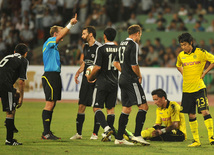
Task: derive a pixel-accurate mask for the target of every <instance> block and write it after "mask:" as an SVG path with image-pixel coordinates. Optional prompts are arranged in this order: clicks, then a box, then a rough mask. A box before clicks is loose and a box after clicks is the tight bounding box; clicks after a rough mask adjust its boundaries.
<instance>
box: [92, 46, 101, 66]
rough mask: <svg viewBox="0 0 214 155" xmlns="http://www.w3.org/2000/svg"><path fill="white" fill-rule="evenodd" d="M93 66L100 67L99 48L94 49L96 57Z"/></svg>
mask: <svg viewBox="0 0 214 155" xmlns="http://www.w3.org/2000/svg"><path fill="white" fill-rule="evenodd" d="M94 64H95V65H97V66H101V65H102V50H101V48H100V47H98V48H97V49H96V57H95V59H94Z"/></svg>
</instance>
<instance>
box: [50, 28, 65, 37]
mask: <svg viewBox="0 0 214 155" xmlns="http://www.w3.org/2000/svg"><path fill="white" fill-rule="evenodd" d="M59 28H62V29H63V27H61V26H57V25H54V26H52V27H51V28H50V35H51V37H53V35H54V33H55V32H59Z"/></svg>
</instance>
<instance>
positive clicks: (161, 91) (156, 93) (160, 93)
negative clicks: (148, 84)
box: [151, 89, 167, 99]
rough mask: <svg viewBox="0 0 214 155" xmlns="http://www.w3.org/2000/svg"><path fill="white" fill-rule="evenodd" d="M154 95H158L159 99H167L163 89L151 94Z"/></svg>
mask: <svg viewBox="0 0 214 155" xmlns="http://www.w3.org/2000/svg"><path fill="white" fill-rule="evenodd" d="M151 94H152V95H157V96H158V97H165V99H167V95H166V92H165V91H164V90H163V89H155V90H153V91H152V93H151Z"/></svg>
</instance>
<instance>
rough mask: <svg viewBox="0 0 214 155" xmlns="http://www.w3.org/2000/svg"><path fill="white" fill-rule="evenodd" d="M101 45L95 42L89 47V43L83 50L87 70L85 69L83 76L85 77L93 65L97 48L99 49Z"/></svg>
mask: <svg viewBox="0 0 214 155" xmlns="http://www.w3.org/2000/svg"><path fill="white" fill-rule="evenodd" d="M101 45H102V44H101V43H99V42H98V41H95V42H94V44H93V45H92V46H89V45H88V43H86V44H85V46H84V48H83V54H84V60H83V61H84V62H85V68H84V73H83V75H85V72H86V69H87V68H88V66H91V65H93V63H94V58H95V55H96V50H97V47H99V46H101Z"/></svg>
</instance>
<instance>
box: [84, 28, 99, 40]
mask: <svg viewBox="0 0 214 155" xmlns="http://www.w3.org/2000/svg"><path fill="white" fill-rule="evenodd" d="M83 30H88V34H89V33H92V35H93V37H94V38H96V35H97V34H96V30H95V27H94V26H86V27H84V28H83Z"/></svg>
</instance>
